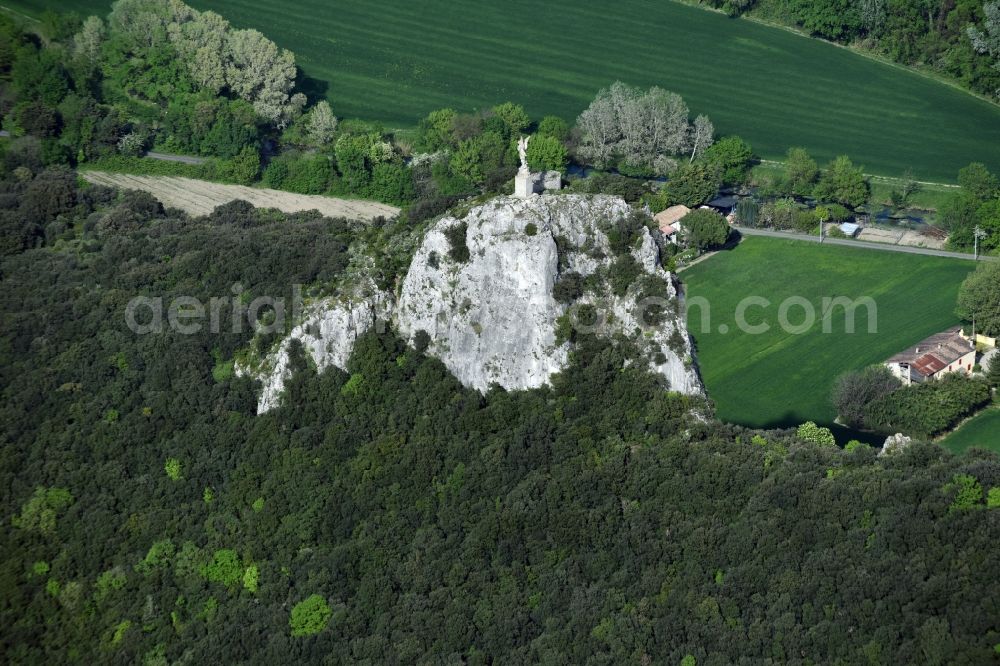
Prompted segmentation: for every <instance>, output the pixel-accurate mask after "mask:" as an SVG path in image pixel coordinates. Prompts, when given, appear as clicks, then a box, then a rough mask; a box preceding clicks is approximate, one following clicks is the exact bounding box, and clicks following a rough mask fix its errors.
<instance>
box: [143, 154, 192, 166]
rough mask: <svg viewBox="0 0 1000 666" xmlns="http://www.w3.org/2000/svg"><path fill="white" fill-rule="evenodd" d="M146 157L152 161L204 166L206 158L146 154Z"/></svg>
mask: <svg viewBox="0 0 1000 666" xmlns="http://www.w3.org/2000/svg"><path fill="white" fill-rule="evenodd" d="M146 157H148V158H149V159H151V160H160V161H161V162H180V163H182V164H204V163H205V158H204V157H191V156H189V155H171V154H170V153H146Z"/></svg>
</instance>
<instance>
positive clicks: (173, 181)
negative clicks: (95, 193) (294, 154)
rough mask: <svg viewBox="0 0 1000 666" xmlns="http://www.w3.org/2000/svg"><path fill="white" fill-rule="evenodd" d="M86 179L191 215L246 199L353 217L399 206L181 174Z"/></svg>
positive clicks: (392, 212)
mask: <svg viewBox="0 0 1000 666" xmlns="http://www.w3.org/2000/svg"><path fill="white" fill-rule="evenodd" d="M80 174H81V175H82V176H83V178H84V179H85V180H87V181H88V182H90V183H95V184H97V185H106V186H108V187H118V188H121V189H126V190H142V191H144V192H149V193H150V194H152V195H153V196H154V197H156V198H157V199H159V201H160V202H161V203H162V204H163V205H164V206H165V207H167V208H179V209H181V210H183V211H184V212H186V213H189V214H191V215H207V214H208V213H211V212H212V211H213V210H215V207H216V206H221V205H222V204H225V203H229V202H230V201H235V200H237V199H242V200H244V201H249V202H250V203H251V204H253V205H254V206H256V207H257V208H277V209H278V210H280V211H282V212H285V213H297V212H299V211H304V210H318V211H319V212H320V213H322V214H323V215H326V216H327V217H344V218H347V219H351V220H371V219H374V218H376V217H385V218H392V217H395V216H396V215H397V214H398V213H399V209H398V208H395V207H393V206H389V205H386V204H382V203H378V202H375V201H361V200H353V199H337V198H335V197H327V196H320V195H310V194H293V193H292V192H282V191H281V190H269V189H266V188H260V187H245V186H243V185H224V184H221V183H211V182H208V181H205V180H195V179H192V178H181V177H179V176H132V175H129V174H120V173H106V172H103V171H81V172H80Z"/></svg>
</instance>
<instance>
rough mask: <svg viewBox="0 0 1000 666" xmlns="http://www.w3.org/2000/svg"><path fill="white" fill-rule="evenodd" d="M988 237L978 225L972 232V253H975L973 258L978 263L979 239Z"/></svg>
mask: <svg viewBox="0 0 1000 666" xmlns="http://www.w3.org/2000/svg"><path fill="white" fill-rule="evenodd" d="M986 235H987V234H986V232H985V231H983V229H982V228H981V227H979V225H976V228H975V229H974V230H973V231H972V247H973V250H972V251H973V253H974V254H973V255H972V256H973V258H974V259H975V260H976V261H979V239H980V238H986Z"/></svg>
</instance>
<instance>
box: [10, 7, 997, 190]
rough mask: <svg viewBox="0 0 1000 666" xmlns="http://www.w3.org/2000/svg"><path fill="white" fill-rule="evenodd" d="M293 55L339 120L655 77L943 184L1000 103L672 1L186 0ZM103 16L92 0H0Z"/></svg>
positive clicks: (792, 132) (768, 141)
mask: <svg viewBox="0 0 1000 666" xmlns="http://www.w3.org/2000/svg"><path fill="white" fill-rule="evenodd" d="M191 4H192V5H194V6H196V7H198V8H199V9H212V10H214V11H217V12H219V13H221V14H223V15H224V16H225V17H226V18H228V19H230V20H231V21H232V22H233V23H234V24H236V25H239V26H242V27H254V28H258V29H260V30H261V31H262V32H264V33H265V34H266V35H267V36H268V37H270V38H272V39H274V40H275V41H276V42H277V43H278V44H280V45H281V46H284V47H287V48H289V49H291V50H293V51H294V52H295V53H296V54H297V56H298V62H299V64H300V65H301V66H302V67H303V69H304V70H305V72H306V74H307V75H308V76H309V77H311V78H312V79H314V82H313V83H314V86H313V88H314V91H316V92H318V93H319V94H325V95H326V96H327V97H328V98H329V99H330V101H331V104H332V105H333V108H334V111H335V113H337V115H339V116H342V117H357V118H364V119H371V120H378V121H381V122H383V123H385V124H386V126H387V127H389V128H408V127H412V126H414V124H415V123H416V122H417V120H418V119H419V118H421V117H422V116H424V115H426V113H427V112H428V111H430V110H432V109H435V108H439V107H443V106H451V107H454V108H457V109H473V108H484V107H488V106H490V105H493V104H495V103H497V102H500V101H504V100H511V101H515V102H519V103H522V104H524V105H525V106H526V108H527V109H528V111H529V112H530V113H531V114H532V115H534V116H536V117H538V116H541V115H544V114H549V113H552V114H557V115H560V116H563V117H564V118H566V119H574V118H575V117H576V116H577V115H578V114H579V113H580V111H581V110H582V109H584V108H585V107H586V106H587V104H588V102H589V100H590V99H592V98H593V96H594V94H595V93H596V92H597V90H598V89H600V88H601V87H604V86H607V85H609V84H610V83H612V82H613V81H615V80H622V81H624V82H626V83H630V84H633V85H640V86H650V85H658V86H661V87H664V88H667V89H670V90H673V91H675V92H677V93H680V94H681V95H683V96H684V98H685V99H686V100H687V102H688V104H689V106H690V107H691V110H692V112H693V113H706V114H708V115H709V116H710V117H711V118H712V120H713V121H714V122H715V126H716V129H717V131H718V132H719V133H721V134H727V133H738V134H740V135H742V136H744V137H745V138H746V139H748V140H749V141H750V142H751V143H752V144H753V146H754V148H755V149H756V151H757V152H758V153H759V154H760V155H761V156H762V157H765V158H780V157H781V156H782V155H783V154H784V152H785V150H786V149H787V148H788V147H789V146H795V145H798V146H804V147H806V148H808V149H809V150H810V152H812V153H813V155H814V156H815V157H817V158H818V159H819V160H821V161H825V160H828V159H830V158H831V157H833V156H835V155H837V154H848V155H850V156H851V157H852V158H853V159H854V161H855V163H857V164H861V165H863V166H864V167H865V169H866V170H867V171H869V172H871V173H878V174H887V175H901V174H902V173H904V171H906V170H907V169H912V171H913V174H914V176H915V177H917V178H919V179H921V180H931V181H946V182H952V181H954V179H955V177H956V173H957V171H958V169H959V168H960V167H962V166H965V165H966V164H968V163H969V162H971V161H981V162H984V163H986V164H987V165H988V166H990V167H991V168H992V169H993V170H994V171H1000V107H998V106H996V105H993V104H991V103H989V102H986V101H984V100H981V99H978V98H976V97H973V96H972V95H969V94H967V93H965V92H962V91H961V90H958V89H956V88H954V87H951V86H948V85H945V84H942V83H939V82H936V81H934V80H931V79H929V78H926V77H924V76H921V75H919V74H917V73H914V72H912V71H909V70H906V69H904V68H900V67H896V66H892V65H887V64H883V63H879V62H875V61H873V60H870V59H866V58H864V57H862V56H860V55H857V54H855V53H852V52H850V51H848V50H847V49H843V48H839V47H836V46H833V45H830V44H827V43H824V42H821V41H819V40H814V39H810V38H807V37H803V36H800V35H797V34H794V33H792V32H789V31H786V30H781V29H777V28H772V27H769V26H765V25H761V24H757V23H754V22H751V21H746V20H732V19H728V18H726V17H724V16H722V15H721V14H717V13H713V12H709V11H705V10H702V9H698V8H696V7H690V6H686V5H682V4H680V3H676V2H656V3H650V2H643V1H642V0H621V1H620V2H617V3H615V5H614V6H613V7H610V6H608V5H606V4H603V3H583V4H581V3H574V4H572V5H571V4H569V3H567V2H550V3H535V2H531V3H529V2H523V1H520V2H513V3H511V2H506V3H483V2H475V3H473V2H466V3H465V4H464V5H463V4H456V3H454V2H443V0H423V1H421V2H408V1H406V0H384V1H383V2H379V3H372V2H367V1H365V0H341V1H339V2H337V3H334V4H329V3H323V2H321V1H320V0H303V1H302V2H298V3H293V4H289V3H284V2H272V1H270V0H216V1H214V2H209V1H208V0H193V1H192V2H191ZM5 5H6V6H7V7H9V8H11V9H13V10H16V11H20V12H25V13H29V14H37V13H39V12H40V11H41V10H43V9H46V8H53V9H62V10H70V9H77V10H78V11H81V12H83V13H100V14H104V13H106V11H107V9H108V7H109V6H110V2H108V1H97V0H6V2H5Z"/></svg>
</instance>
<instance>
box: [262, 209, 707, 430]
mask: <svg viewBox="0 0 1000 666" xmlns="http://www.w3.org/2000/svg"><path fill="white" fill-rule="evenodd" d="M631 214H632V209H631V207H630V206H629V205H628V204H627V203H626V202H625V201H624V200H623V199H621V198H619V197H613V196H604V195H578V194H566V195H547V196H534V197H530V198H528V199H522V198H516V197H497V198H495V199H492V200H490V201H488V202H486V203H484V204H481V205H479V206H476V207H474V208H472V209H471V210H469V211H468V212H466V213H465V214H464V216H461V217H456V216H449V217H444V218H442V219H440V220H438V221H437V222H436V223H434V224H433V225H432V226H431V227H430V229H429V230H428V231H427V232H426V235H425V237H424V239H423V241H422V243H421V245H420V247H419V249H418V250H417V251H416V253H415V255H414V257H413V260H412V262H411V264H410V267H409V270H408V272H407V275H406V277H405V279H404V280H403V282H402V286H401V289H400V290H399V295H398V300H396V299H393V297H392V296H391V295H389V294H386V293H382V292H378V291H377V290H374V289H373V288H366V289H363V290H361V291H360V292H355V293H353V294H352V295H351V296H350V297H344V298H339V299H329V300H327V301H323V302H320V303H316V304H314V305H313V306H312V308H311V309H310V310H309V312H308V313H307V316H306V317H305V320H304V321H303V322H302V323H301V324H299V325H298V326H296V328H295V329H294V330H293V331H292V333H291V335H290V336H289V339H286V340H285V341H283V342H282V343H281V345H280V347H279V348H278V350H277V352H275V353H274V354H272V355H271V356H270V357H268V358H267V359H265V360H264V362H263V363H262V364H261V367H260V368H259V369H258V370H257V371H256V374H257V375H258V376H259V377H260V378H261V380H262V382H263V383H264V391H263V393H262V395H261V399H260V405H259V411H261V412H263V411H267V410H268V409H271V408H272V407H274V406H275V405H276V404H277V401H278V399H279V396H280V392H281V390H282V388H283V385H284V382H285V380H286V379H287V374H288V345H289V344H290V339H292V338H295V339H299V340H301V341H302V343H303V346H304V348H305V351H306V352H307V353H308V354H309V355H310V356H311V358H312V359H313V360H314V361H315V363H316V366H317V368H318V369H320V370H322V369H323V368H325V367H328V366H330V365H334V366H337V367H340V368H344V367H345V365H346V363H347V359H348V357H349V356H350V353H351V350H352V348H353V343H354V340H355V339H356V338H357V337H358V336H359V335H361V334H362V333H364V332H365V331H366V330H368V329H369V328H370V327H371V326H372V325H373V324H374V323H375V321H376V320H378V319H381V320H390V321H391V323H392V325H393V326H394V327H395V329H396V331H397V332H398V333H399V335H400V336H401V337H403V338H405V339H407V340H409V341H410V342H411V343H412V342H413V341H414V339H415V337H416V336H417V335H418V333H419V332H421V331H423V332H426V334H427V335H428V337H429V340H430V344H429V346H428V348H427V353H428V354H431V355H433V356H435V357H437V358H439V359H440V360H441V361H442V362H443V363H444V364H445V365H446V366H447V367H448V369H449V370H450V371H451V372H452V373H453V374H454V375H455V376H456V377H457V378H458V379H459V380H460V381H461V382H462V383H463V384H465V385H466V386H471V387H474V388H476V389H478V390H480V391H486V390H488V389H489V387H490V386H491V385H493V384H498V385H500V386H502V387H504V388H506V389H508V390H517V389H530V388H536V387H539V386H542V385H544V384H546V383H547V382H548V381H549V379H550V378H551V377H552V375H553V374H554V373H557V372H559V371H560V370H562V369H563V368H565V367H566V365H567V363H568V359H569V351H570V349H571V344H572V343H571V342H569V341H568V340H567V339H566V335H565V330H566V325H567V323H568V321H571V320H572V315H573V313H574V311H575V310H574V309H577V308H580V307H581V306H584V305H585V306H588V307H589V308H590V310H591V312H596V313H597V315H598V316H597V323H596V324H595V327H596V328H594V330H595V331H596V332H597V333H598V334H599V335H613V334H619V333H624V334H625V335H626V336H627V337H629V338H630V339H631V340H632V341H633V342H635V343H636V344H637V346H638V347H639V348H640V349H641V351H642V352H643V353H644V355H645V358H647V359H648V362H649V365H650V368H651V370H653V371H654V372H657V373H660V374H661V375H663V377H665V378H666V380H667V382H668V388H669V389H670V390H673V391H678V392H682V393H687V394H701V393H703V391H704V389H703V387H702V384H701V381H700V379H699V377H698V374H697V371H696V368H695V363H694V351H693V349H692V346H691V342H690V339H689V337H688V334H687V330H686V328H685V324H684V321H683V319H682V316H681V314H680V307H679V301H680V294H679V293H678V290H677V287H676V285H675V283H674V280H673V278H672V276H671V275H670V274H669V273H668V272H667V271H665V270H663V268H662V267H661V266H660V264H659V259H658V256H659V255H658V250H657V246H656V243H655V242H654V239H653V238H652V236H651V235H650V233H649V231H648V230H647V229H646V228H645V227H641V228H640V229H638V230H637V231H636V230H635V229H634V228H633V232H634V235H635V237H634V239H633V240H632V241H631V242H630V245H629V249H628V254H630V255H631V258H632V259H633V260H634V264H632V265H633V266H635V267H636V268H635V269H634V270H635V271H636V272H637V273H638V278H637V279H636V280H635V281H634V282H633V283H632V284H631V286H629V287H628V290H627V291H624V292H622V290H621V289H619V290H618V291H619V295H615V294H614V293H612V290H611V289H610V288H608V286H607V284H608V281H609V280H610V279H611V274H612V273H614V272H615V271H616V270H619V267H620V266H621V262H620V261H619V260H621V258H622V257H621V250H620V248H619V256H616V255H615V252H614V251H613V248H612V242H611V240H610V239H609V233H610V230H612V229H614V228H615V225H616V224H618V223H619V222H621V221H622V220H625V219H626V218H627V217H628V216H629V215H631ZM456 245H457V248H456ZM616 262H618V263H616ZM595 273H596V274H597V275H595ZM567 276H572V279H573V280H575V281H577V282H578V283H579V282H586V281H587V278H588V276H593V279H592V280H591V284H589V286H588V288H587V289H585V290H579V289H578V290H577V291H578V292H579V293H576V294H575V295H574V296H573V298H571V299H568V298H566V297H565V294H563V297H562V298H561V300H559V299H557V298H556V292H557V289H558V285H559V283H560V281H561V280H564V279H569V278H568V277H567ZM644 277H645V278H649V279H648V280H647V281H646V282H645V283H644V286H641V285H640V283H642V280H641V279H640V278H644ZM595 285H597V286H595ZM650 289H653V291H654V293H650ZM564 291H565V290H564ZM570 301H572V302H570ZM650 308H651V309H652V311H654V312H655V313H656V316H655V317H652V320H653V323H652V324H650V323H649V321H648V320H649V319H650V317H647V316H646V315H647V310H650ZM244 371H245V372H251V370H250V369H245V370H244Z"/></svg>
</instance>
